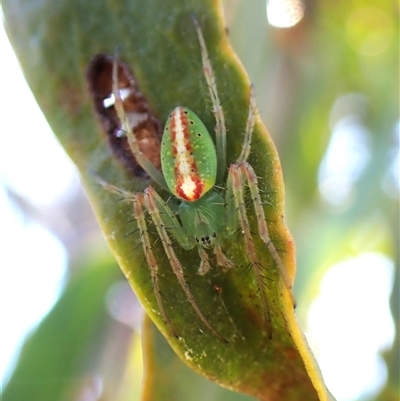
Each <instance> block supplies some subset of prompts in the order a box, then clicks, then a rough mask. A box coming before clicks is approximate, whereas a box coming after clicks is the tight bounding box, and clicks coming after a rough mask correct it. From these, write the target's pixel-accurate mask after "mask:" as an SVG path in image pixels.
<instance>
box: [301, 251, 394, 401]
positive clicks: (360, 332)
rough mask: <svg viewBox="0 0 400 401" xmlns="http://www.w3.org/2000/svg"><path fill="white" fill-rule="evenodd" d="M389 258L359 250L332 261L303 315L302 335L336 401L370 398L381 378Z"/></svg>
mask: <svg viewBox="0 0 400 401" xmlns="http://www.w3.org/2000/svg"><path fill="white" fill-rule="evenodd" d="M393 274H394V266H393V262H392V261H391V260H390V259H388V258H387V257H386V256H384V255H382V254H379V253H363V254H361V255H359V256H358V257H355V258H352V259H349V260H347V261H344V262H341V263H338V264H336V265H334V266H333V267H332V268H331V269H330V270H329V271H328V272H327V273H326V275H325V276H324V278H323V280H322V283H321V292H320V295H319V296H318V297H317V298H316V299H315V300H314V302H313V303H312V305H311V307H310V310H309V314H308V330H307V338H308V340H309V342H310V345H311V347H312V349H313V351H314V353H315V355H316V358H317V360H318V362H319V365H320V367H321V370H322V372H324V379H325V382H326V384H327V386H328V388H329V389H330V391H331V392H332V394H333V395H334V396H335V397H336V399H337V401H350V400H356V399H369V398H370V397H372V395H373V394H376V393H377V392H378V391H379V389H380V388H381V387H382V386H383V385H384V383H385V381H386V376H387V371H386V365H385V363H384V361H383V358H382V356H381V353H382V351H384V350H386V349H388V348H390V347H391V346H392V343H393V339H394V324H393V318H392V316H391V313H390V308H389V296H390V293H391V289H392V285H393Z"/></svg>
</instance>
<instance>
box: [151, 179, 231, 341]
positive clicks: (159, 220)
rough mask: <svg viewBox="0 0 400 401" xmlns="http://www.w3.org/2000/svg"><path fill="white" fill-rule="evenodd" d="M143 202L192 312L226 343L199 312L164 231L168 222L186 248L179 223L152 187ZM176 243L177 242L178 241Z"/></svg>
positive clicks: (175, 235) (184, 235)
mask: <svg viewBox="0 0 400 401" xmlns="http://www.w3.org/2000/svg"><path fill="white" fill-rule="evenodd" d="M144 201H145V205H146V209H147V210H148V212H149V214H150V216H151V219H152V220H153V222H154V225H155V227H156V230H157V232H158V235H159V237H160V238H161V242H162V245H163V247H164V251H165V253H166V255H167V258H168V260H169V263H170V265H171V267H172V270H173V272H174V273H175V276H176V278H177V279H178V281H179V284H180V285H181V287H182V289H183V291H184V293H185V295H186V297H187V299H188V301H189V302H190V304H191V306H192V308H193V309H194V311H195V312H196V314H197V316H198V317H199V318H200V320H201V321H202V322H203V324H204V325H205V326H206V327H207V328H208V330H210V331H211V332H212V333H213V334H214V335H215V336H216V337H217V338H218V339H219V340H221V341H222V342H225V343H227V342H228V341H227V340H226V339H225V338H224V337H222V336H221V335H220V334H219V333H218V332H217V331H216V330H215V329H214V328H213V327H212V326H211V324H210V323H209V322H208V320H207V319H206V318H205V316H204V315H203V313H202V312H201V310H200V308H199V307H198V305H197V303H196V300H195V299H194V297H193V294H192V293H191V292H190V289H189V286H188V284H187V282H186V280H185V276H184V273H183V267H182V265H181V263H180V262H179V259H178V258H177V256H176V254H175V252H174V250H173V247H172V243H171V239H170V238H169V235H168V233H167V231H166V228H165V222H166V221H168V223H172V224H173V226H172V232H173V235H174V237H175V238H176V239H177V240H178V238H181V240H183V241H184V243H185V244H186V247H187V246H189V244H190V240H189V238H188V237H187V236H186V234H185V233H184V231H183V228H182V226H181V225H180V223H179V221H178V220H177V219H176V217H175V215H174V214H173V213H172V211H171V209H170V208H169V207H168V206H167V205H165V203H164V201H163V200H162V198H161V197H160V196H159V195H158V194H157V192H156V191H155V190H154V189H153V188H152V187H147V188H146V189H145V190H144ZM185 237H186V238H185ZM185 240H187V241H186V242H185ZM178 242H179V240H178ZM181 245H182V244H181ZM182 247H183V248H185V247H184V246H182ZM192 248H193V247H192ZM185 249H187V248H185Z"/></svg>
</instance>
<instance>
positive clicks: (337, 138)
mask: <svg viewBox="0 0 400 401" xmlns="http://www.w3.org/2000/svg"><path fill="white" fill-rule="evenodd" d="M364 109H365V98H364V97H363V96H361V95H358V94H349V95H345V96H342V97H340V98H339V99H338V100H337V101H336V103H335V105H334V106H333V108H332V112H331V120H332V125H333V127H332V136H331V140H330V142H329V145H328V148H327V150H326V153H325V156H324V158H323V160H322V162H321V165H320V169H319V174H318V184H319V190H320V193H321V195H322V197H323V198H324V199H325V200H326V201H327V202H328V203H330V204H331V205H333V206H343V205H346V204H349V203H350V201H351V199H352V195H353V187H354V184H355V183H356V182H357V180H358V178H359V177H360V175H361V173H362V172H363V170H364V168H365V167H366V165H367V163H368V162H369V161H370V159H371V151H370V132H369V131H368V130H367V128H366V127H365V126H364V125H363V123H362V119H363V113H364V111H365V110H364Z"/></svg>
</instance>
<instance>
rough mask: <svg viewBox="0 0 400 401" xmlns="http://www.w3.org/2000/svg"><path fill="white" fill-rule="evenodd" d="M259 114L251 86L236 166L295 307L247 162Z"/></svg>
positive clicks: (285, 272)
mask: <svg viewBox="0 0 400 401" xmlns="http://www.w3.org/2000/svg"><path fill="white" fill-rule="evenodd" d="M256 112H257V105H256V101H255V94H254V85H251V86H250V106H249V114H248V117H247V122H246V130H245V138H244V143H243V147H242V152H241V154H240V156H239V158H238V159H237V161H236V164H238V165H239V166H240V169H241V171H242V173H243V174H244V176H245V177H246V181H247V185H248V186H249V189H250V194H251V199H252V201H253V205H254V210H255V213H256V216H257V225H258V233H259V235H260V237H261V239H262V241H263V242H264V244H265V245H266V246H267V247H268V250H269V252H270V254H271V256H272V258H273V259H274V262H275V264H276V266H277V267H278V269H279V270H280V273H281V277H282V279H283V281H284V283H285V286H286V288H287V289H288V290H289V293H290V297H291V298H292V302H293V305H295V304H296V302H295V299H294V297H293V293H292V287H293V285H292V282H291V280H290V278H289V276H288V274H287V270H286V267H285V265H284V264H283V262H282V259H281V257H280V256H279V254H278V252H277V250H276V248H275V245H274V243H273V242H272V240H271V237H270V236H269V233H268V226H267V223H266V218H265V213H264V209H263V207H262V202H261V197H260V190H259V188H258V179H257V175H256V173H255V172H254V169H253V167H251V165H250V164H249V163H248V162H247V158H248V157H249V154H250V149H251V138H252V133H253V129H254V123H255V115H256Z"/></svg>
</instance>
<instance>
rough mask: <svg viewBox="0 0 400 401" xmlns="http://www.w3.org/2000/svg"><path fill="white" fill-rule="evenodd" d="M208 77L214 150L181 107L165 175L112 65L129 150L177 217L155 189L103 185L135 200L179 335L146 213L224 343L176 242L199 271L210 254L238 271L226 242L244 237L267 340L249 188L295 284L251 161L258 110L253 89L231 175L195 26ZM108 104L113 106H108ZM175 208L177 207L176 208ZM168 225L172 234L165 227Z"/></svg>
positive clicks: (262, 230)
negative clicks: (139, 136) (144, 143)
mask: <svg viewBox="0 0 400 401" xmlns="http://www.w3.org/2000/svg"><path fill="white" fill-rule="evenodd" d="M194 23H195V27H196V31H197V36H198V40H199V43H200V50H201V58H202V64H203V71H204V76H205V79H206V82H207V85H208V87H209V92H210V97H211V101H212V105H213V113H214V115H215V119H216V128H215V132H216V144H215V145H214V142H213V140H212V138H211V136H210V134H209V132H208V131H207V128H206V127H205V126H204V124H203V122H202V121H201V120H200V118H199V117H198V116H197V115H196V114H195V113H194V112H193V111H191V110H190V109H188V108H186V107H180V106H179V107H176V108H175V109H174V110H173V111H172V112H171V113H170V115H169V118H168V121H167V122H166V125H165V128H164V133H163V137H162V143H161V165H162V173H161V172H160V171H159V170H158V169H157V168H155V167H154V165H153V164H152V163H151V162H150V161H149V160H148V159H146V157H145V156H144V155H143V154H142V153H141V152H140V150H139V146H138V144H137V141H136V139H135V136H134V134H133V133H132V123H131V122H130V121H129V119H128V117H127V115H126V113H125V111H124V106H123V99H122V98H121V97H122V96H123V95H124V88H120V87H118V68H117V60H116V59H115V60H114V63H113V72H112V75H113V76H112V81H113V88H112V92H113V93H112V96H111V98H113V102H114V107H115V109H116V111H117V115H118V117H119V119H120V121H121V129H122V130H123V131H124V133H125V134H126V136H127V139H128V143H129V146H130V149H131V151H132V153H133V154H134V156H135V157H136V159H137V161H138V163H139V164H140V165H141V166H142V168H143V169H144V170H145V171H146V172H147V173H148V175H149V176H150V178H151V179H152V180H153V181H154V182H155V183H157V184H158V185H159V186H160V187H161V188H164V189H166V190H167V191H169V192H170V193H171V194H172V195H173V196H174V197H175V198H177V199H178V200H179V201H180V204H179V208H178V211H177V212H174V211H172V210H171V207H170V206H169V205H168V202H165V201H164V200H163V199H162V198H161V197H160V195H159V194H158V193H157V192H156V190H155V189H154V188H153V187H151V186H149V187H147V188H146V189H145V190H144V191H143V192H140V193H130V192H126V191H124V190H121V189H119V188H116V187H115V186H113V185H111V184H109V183H107V182H105V181H103V180H101V179H100V182H101V184H102V185H103V186H104V187H105V189H107V190H110V191H112V192H115V193H118V194H122V195H123V196H124V198H125V199H126V200H128V201H132V202H133V205H134V207H133V209H134V218H135V220H136V222H137V226H138V230H139V234H140V238H141V242H142V245H143V251H144V255H145V258H146V261H147V264H148V266H149V269H150V273H151V279H152V284H153V287H154V293H155V297H156V301H157V304H158V308H159V311H160V314H161V317H162V319H163V321H164V322H165V324H166V325H167V327H168V328H169V330H170V332H171V334H173V335H176V333H175V330H174V329H173V326H172V324H171V322H170V320H169V319H168V316H167V314H166V311H165V308H164V305H163V302H162V299H161V292H160V286H159V278H158V263H157V260H156V258H155V256H154V254H153V250H152V242H151V240H150V237H149V233H148V228H147V222H146V218H145V213H146V212H147V213H148V214H149V216H150V218H151V221H152V223H153V224H154V226H155V228H156V231H157V234H158V236H159V238H160V239H161V243H162V246H163V248H164V251H165V254H166V256H167V258H168V261H169V263H170V265H171V267H172V270H173V272H174V273H175V275H176V278H177V279H178V281H179V284H180V286H181V287H182V289H183V291H184V293H185V295H186V297H187V299H188V301H189V303H190V304H191V306H192V308H193V309H194V311H195V312H196V314H197V316H198V317H199V319H200V320H201V321H202V322H203V324H204V325H205V326H206V327H207V328H208V330H210V331H211V332H212V333H213V334H214V335H215V336H216V337H217V338H218V339H220V340H221V341H223V342H227V340H226V339H225V338H224V337H223V336H221V335H220V334H219V333H218V332H217V331H216V330H215V329H214V328H213V327H212V326H211V324H210V323H209V322H208V320H207V319H206V317H205V316H204V314H203V313H202V311H201V310H200V308H199V306H198V304H197V302H196V300H195V299H194V297H193V294H192V292H191V291H190V288H189V286H188V283H187V281H186V279H185V276H184V266H182V264H181V262H180V261H179V259H178V258H177V256H176V254H175V251H174V248H173V242H174V243H177V244H179V246H180V247H182V248H183V249H184V250H188V251H189V250H191V249H193V248H197V250H198V254H199V257H200V261H201V262H200V266H199V269H198V273H199V274H201V275H203V274H206V273H207V272H208V271H209V270H210V268H211V266H210V262H209V255H208V251H212V252H213V253H214V255H215V258H216V261H217V264H218V265H219V266H222V267H224V268H230V267H232V266H234V263H233V262H232V261H231V260H230V259H229V258H228V257H227V256H226V255H225V254H224V252H223V250H222V240H223V239H226V238H229V237H231V236H232V235H233V234H234V233H236V232H238V230H239V231H241V233H242V236H243V241H244V244H245V249H246V254H247V256H248V259H249V263H250V265H251V267H252V270H253V272H254V275H255V279H256V283H257V287H258V294H259V295H260V298H261V303H262V308H263V312H264V317H265V323H266V329H267V333H268V337H269V338H271V337H272V325H271V316H270V311H269V306H268V300H267V296H266V293H265V290H264V288H263V287H264V285H265V284H264V277H263V273H262V269H263V267H262V266H261V265H260V261H259V258H258V257H257V252H256V249H255V245H254V243H253V238H252V234H251V230H250V225H249V221H248V217H247V212H246V206H245V198H244V196H245V185H247V186H248V187H249V189H250V195H251V199H252V203H253V205H254V210H255V214H256V218H257V224H258V235H259V236H260V238H261V239H262V241H263V242H264V243H265V245H266V246H267V248H268V250H269V252H270V253H271V255H272V257H273V260H274V262H275V264H276V265H277V267H278V268H279V270H280V271H281V275H282V277H283V279H284V282H285V284H286V286H287V288H288V289H289V290H290V289H291V285H290V280H289V278H288V275H287V273H286V270H285V266H284V265H283V263H282V260H281V258H280V256H279V254H278V252H277V250H276V248H275V246H274V244H273V242H272V241H271V238H270V237H269V234H268V227H267V224H266V220H265V215H264V210H263V206H262V202H261V198H260V191H259V188H258V183H257V176H256V174H255V172H254V170H253V168H252V167H251V165H250V164H249V163H248V162H247V158H248V156H249V153H250V147H251V137H252V131H253V127H254V119H255V113H256V105H255V98H254V91H253V87H252V86H251V88H250V107H249V113H248V118H247V123H246V129H245V134H244V143H243V148H242V151H241V154H240V155H239V157H238V158H237V159H236V162H235V163H232V164H231V165H230V166H229V170H228V177H227V180H226V183H225V184H224V177H225V175H226V127H225V119H224V112H223V109H222V106H221V104H220V101H219V98H218V92H217V87H216V79H215V76H214V72H213V69H212V67H211V64H210V60H209V57H208V53H207V49H206V45H205V41H204V38H203V34H202V31H201V29H200V26H199V24H198V22H197V21H196V20H194ZM108 103H109V104H110V102H108ZM174 210H175V209H174ZM166 227H168V230H167V229H166Z"/></svg>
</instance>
